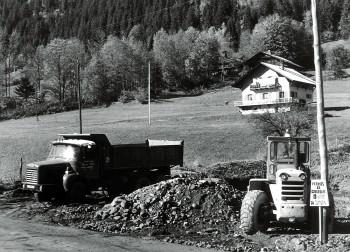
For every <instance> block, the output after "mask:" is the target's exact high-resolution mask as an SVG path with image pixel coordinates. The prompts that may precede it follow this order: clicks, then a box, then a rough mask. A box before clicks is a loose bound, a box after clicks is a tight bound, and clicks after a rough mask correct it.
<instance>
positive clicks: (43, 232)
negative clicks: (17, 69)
mask: <svg viewBox="0 0 350 252" xmlns="http://www.w3.org/2000/svg"><path fill="white" fill-rule="evenodd" d="M0 251H16V252H19V251H52V252H54V251H118V252H119V251H120V252H122V251H133V252H134V251H135V252H146V251H150V252H156V251H159V252H162V251H168V252H172V251H174V252H175V251H193V252H210V251H214V250H208V249H201V248H196V247H187V246H182V245H177V244H171V243H163V242H159V241H154V240H144V239H135V238H131V237H123V236H116V235H110V234H103V233H97V232H90V231H86V230H78V229H73V228H67V227H59V226H49V225H45V224H39V223H33V222H27V221H23V220H17V219H11V218H8V217H7V216H5V215H1V216H0ZM215 251H217V250H215Z"/></svg>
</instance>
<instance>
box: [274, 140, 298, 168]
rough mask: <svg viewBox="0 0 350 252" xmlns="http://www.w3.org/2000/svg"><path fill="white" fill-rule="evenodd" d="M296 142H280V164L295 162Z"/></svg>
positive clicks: (278, 148)
mask: <svg viewBox="0 0 350 252" xmlns="http://www.w3.org/2000/svg"><path fill="white" fill-rule="evenodd" d="M294 150H295V143H294V142H279V143H277V161H279V162H283V163H284V162H287V163H290V162H293V160H294Z"/></svg>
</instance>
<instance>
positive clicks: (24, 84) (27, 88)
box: [13, 77, 35, 101]
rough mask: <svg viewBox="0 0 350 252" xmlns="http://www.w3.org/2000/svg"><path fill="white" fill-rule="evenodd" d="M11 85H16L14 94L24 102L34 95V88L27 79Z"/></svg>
mask: <svg viewBox="0 0 350 252" xmlns="http://www.w3.org/2000/svg"><path fill="white" fill-rule="evenodd" d="M13 84H14V85H17V87H16V88H15V93H16V94H17V95H18V96H19V97H22V98H23V99H25V100H26V101H27V100H28V98H29V97H30V96H33V95H34V94H35V89H34V86H33V85H32V84H31V83H30V81H29V79H28V78H27V77H22V78H21V79H20V80H18V81H14V82H13Z"/></svg>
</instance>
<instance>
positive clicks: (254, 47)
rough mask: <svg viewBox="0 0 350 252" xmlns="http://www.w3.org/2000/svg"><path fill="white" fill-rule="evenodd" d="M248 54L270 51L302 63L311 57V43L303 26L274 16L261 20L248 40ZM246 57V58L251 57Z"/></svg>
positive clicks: (288, 19)
mask: <svg viewBox="0 0 350 252" xmlns="http://www.w3.org/2000/svg"><path fill="white" fill-rule="evenodd" d="M249 47H250V54H251V55H253V54H255V53H257V52H259V51H268V50H270V51H271V53H272V54H276V55H278V56H281V57H285V58H287V59H290V60H295V61H297V62H298V63H303V64H304V66H305V62H307V59H310V58H311V57H312V53H310V52H312V43H311V41H310V37H309V34H307V33H306V31H305V28H304V25H303V24H302V23H300V22H297V21H295V20H292V19H290V18H287V17H281V16H279V15H278V14H274V15H271V16H268V17H266V18H264V19H262V20H261V21H260V22H259V23H258V24H257V25H256V26H255V27H254V30H253V32H252V35H251V40H250V45H249ZM251 55H248V56H251Z"/></svg>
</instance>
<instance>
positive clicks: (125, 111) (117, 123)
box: [0, 87, 261, 177]
mask: <svg viewBox="0 0 350 252" xmlns="http://www.w3.org/2000/svg"><path fill="white" fill-rule="evenodd" d="M239 97H240V91H239V90H234V89H232V88H230V87H228V88H225V89H221V90H217V91H213V92H210V93H207V94H204V95H202V96H198V97H183V98H173V99H169V100H163V101H157V102H156V103H152V124H151V126H149V125H148V106H147V105H141V104H126V105H125V104H124V105H123V104H118V103H117V104H114V105H112V106H111V107H109V108H96V109H86V110H83V124H84V125H83V128H84V129H83V131H84V132H85V133H105V134H107V136H108V138H109V139H110V141H111V143H115V144H117V143H133V142H143V141H145V140H146V139H147V138H150V139H169V140H171V139H174V140H177V139H183V140H185V164H186V165H187V166H199V165H207V164H211V163H215V162H219V161H229V160H232V159H247V158H255V157H256V154H257V149H258V146H257V142H259V141H260V140H261V139H260V138H259V137H257V136H256V135H255V134H254V131H253V129H251V128H250V127H249V125H247V124H246V122H245V120H244V119H242V118H241V116H240V114H239V113H238V110H237V109H236V108H234V107H233V105H232V104H233V103H229V104H228V105H225V101H232V100H237V99H239ZM78 125H79V124H78V113H77V111H71V112H66V113H59V114H54V115H45V116H40V117H39V121H37V120H36V118H35V117H33V118H24V119H21V120H10V121H4V122H1V123H0V132H1V135H0V177H13V176H17V174H18V170H19V163H20V158H21V157H22V158H23V160H24V162H25V163H28V162H32V161H36V160H39V159H43V158H45V156H46V155H47V153H48V150H49V143H50V141H52V140H54V139H56V138H57V134H58V133H73V132H78V131H79V128H78Z"/></svg>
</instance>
